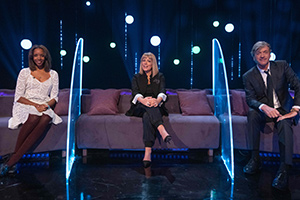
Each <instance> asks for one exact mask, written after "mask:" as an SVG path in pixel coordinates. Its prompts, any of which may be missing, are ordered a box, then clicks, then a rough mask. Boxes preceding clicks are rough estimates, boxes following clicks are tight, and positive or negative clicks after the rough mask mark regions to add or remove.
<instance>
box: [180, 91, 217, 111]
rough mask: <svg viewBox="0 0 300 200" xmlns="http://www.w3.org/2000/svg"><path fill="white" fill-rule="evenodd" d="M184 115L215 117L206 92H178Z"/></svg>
mask: <svg viewBox="0 0 300 200" xmlns="http://www.w3.org/2000/svg"><path fill="white" fill-rule="evenodd" d="M177 94H178V98H179V104H180V109H181V111H182V115H213V113H212V110H211V107H210V106H209V104H208V101H207V97H206V91H205V90H200V91H177Z"/></svg>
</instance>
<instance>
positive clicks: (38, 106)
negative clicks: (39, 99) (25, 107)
mask: <svg viewBox="0 0 300 200" xmlns="http://www.w3.org/2000/svg"><path fill="white" fill-rule="evenodd" d="M34 107H35V108H36V109H37V111H39V112H43V111H46V110H47V109H48V105H46V104H36V105H35V106H34Z"/></svg>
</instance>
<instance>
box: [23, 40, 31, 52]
mask: <svg viewBox="0 0 300 200" xmlns="http://www.w3.org/2000/svg"><path fill="white" fill-rule="evenodd" d="M21 47H22V48H23V49H25V50H28V49H30V48H31V47H32V42H31V41H30V40H29V39H23V40H22V41H21Z"/></svg>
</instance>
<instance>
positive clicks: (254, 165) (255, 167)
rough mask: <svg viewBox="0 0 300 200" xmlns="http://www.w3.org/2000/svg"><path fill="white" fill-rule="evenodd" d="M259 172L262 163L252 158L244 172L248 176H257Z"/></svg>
mask: <svg viewBox="0 0 300 200" xmlns="http://www.w3.org/2000/svg"><path fill="white" fill-rule="evenodd" d="M259 170H261V162H260V160H259V159H256V158H251V159H250V160H249V162H248V164H247V165H246V166H245V167H244V168H243V171H244V173H246V174H255V173H257V172H258V171H259Z"/></svg>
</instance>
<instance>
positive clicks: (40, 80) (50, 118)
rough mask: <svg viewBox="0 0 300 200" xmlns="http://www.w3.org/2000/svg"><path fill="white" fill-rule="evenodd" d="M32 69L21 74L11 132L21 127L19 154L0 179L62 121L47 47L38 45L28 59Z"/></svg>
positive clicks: (9, 123)
mask: <svg viewBox="0 0 300 200" xmlns="http://www.w3.org/2000/svg"><path fill="white" fill-rule="evenodd" d="M28 60H29V68H24V69H22V70H21V71H20V73H19V76H18V80H17V85H16V90H15V99H14V105H13V110H12V118H10V119H9V121H8V128H10V129H17V128H18V127H19V126H20V125H22V126H21V128H20V132H19V135H18V139H17V143H16V146H15V151H14V153H13V154H12V156H11V157H10V159H9V160H8V161H7V162H6V163H5V164H3V165H2V166H1V170H0V176H4V175H6V174H7V173H8V171H9V170H10V168H12V167H13V166H14V165H15V164H16V163H17V162H18V161H19V160H20V158H22V156H23V155H24V154H25V153H26V152H27V151H28V150H29V149H30V148H31V147H32V146H33V145H34V144H35V143H36V142H37V140H38V139H40V137H41V136H42V135H43V133H44V131H45V130H46V128H47V126H48V125H49V123H51V122H52V123H54V124H59V123H61V122H62V119H61V118H60V117H59V116H58V115H57V114H55V113H54V111H53V108H54V106H55V104H56V102H57V100H58V91H59V87H58V84H59V83H58V82H59V81H58V74H57V72H56V71H54V70H51V56H50V53H49V51H48V49H47V48H46V47H45V46H43V45H34V46H33V47H32V48H31V49H30V51H29V55H28Z"/></svg>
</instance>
